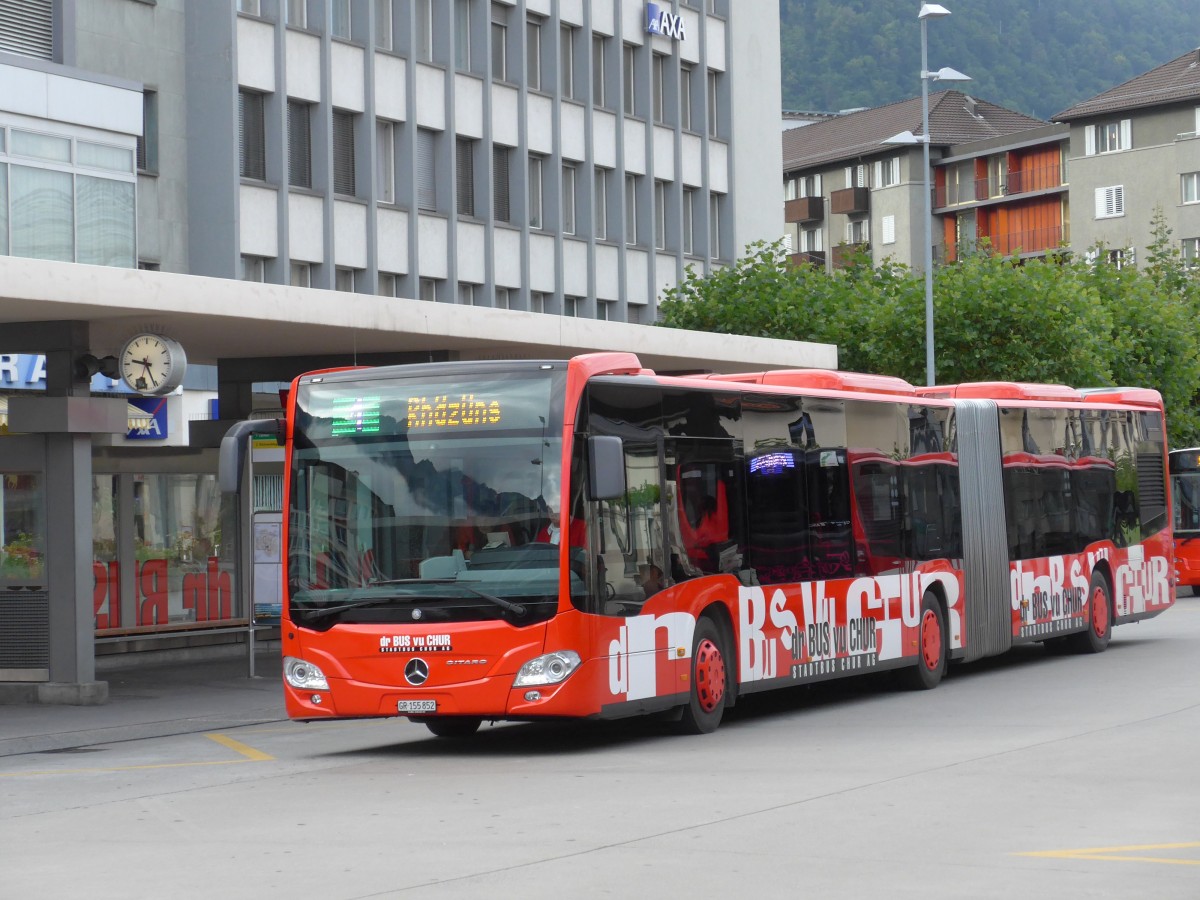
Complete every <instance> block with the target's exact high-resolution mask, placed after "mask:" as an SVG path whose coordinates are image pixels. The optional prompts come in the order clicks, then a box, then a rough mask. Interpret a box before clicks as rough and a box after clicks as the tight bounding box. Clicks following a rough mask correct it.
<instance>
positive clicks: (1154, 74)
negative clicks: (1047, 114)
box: [1054, 50, 1200, 265]
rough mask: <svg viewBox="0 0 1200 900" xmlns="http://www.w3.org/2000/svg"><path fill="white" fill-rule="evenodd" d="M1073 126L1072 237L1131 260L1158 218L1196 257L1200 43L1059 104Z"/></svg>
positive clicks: (1199, 244) (1199, 241) (1078, 246)
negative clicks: (1197, 47)
mask: <svg viewBox="0 0 1200 900" xmlns="http://www.w3.org/2000/svg"><path fill="white" fill-rule="evenodd" d="M1054 118H1055V120H1056V121H1059V122H1066V123H1068V124H1069V125H1070V128H1071V159H1070V165H1071V206H1072V207H1073V208H1074V209H1075V211H1076V212H1075V217H1074V222H1073V223H1072V231H1073V234H1072V241H1071V244H1072V246H1073V247H1074V249H1075V250H1076V251H1077V252H1081V253H1082V252H1090V251H1093V250H1094V249H1095V248H1096V247H1097V246H1102V247H1103V251H1104V252H1105V253H1106V254H1107V255H1108V256H1109V258H1110V259H1112V260H1113V261H1114V262H1117V263H1119V264H1135V265H1136V264H1137V263H1138V262H1139V257H1144V254H1145V252H1146V248H1147V247H1148V246H1149V245H1150V242H1151V240H1152V239H1153V234H1152V231H1151V220H1152V219H1153V217H1154V215H1155V212H1156V210H1161V211H1162V214H1163V221H1164V223H1165V224H1166V225H1167V227H1169V228H1170V229H1171V230H1172V232H1173V237H1172V239H1173V240H1175V241H1178V244H1177V245H1176V246H1177V247H1178V249H1180V251H1181V252H1182V253H1183V256H1184V257H1185V258H1186V259H1187V260H1189V261H1192V262H1193V263H1195V262H1196V261H1197V260H1200V50H1191V51H1189V52H1187V53H1185V54H1183V55H1182V56H1179V57H1177V58H1176V59H1173V60H1171V61H1170V62H1168V63H1165V64H1163V65H1161V66H1159V67H1158V68H1156V69H1151V70H1150V71H1149V72H1146V73H1145V74H1142V75H1139V76H1137V77H1136V78H1132V79H1130V80H1129V81H1127V82H1125V83H1124V84H1119V85H1117V86H1116V87H1114V88H1111V89H1109V90H1107V91H1104V92H1103V93H1101V94H1097V95H1096V96H1095V97H1091V98H1089V99H1087V100H1084V101H1083V102H1081V103H1077V104H1075V105H1074V106H1072V107H1069V108H1068V109H1065V110H1063V111H1062V112H1060V113H1059V114H1058V115H1056V116H1055V117H1054Z"/></svg>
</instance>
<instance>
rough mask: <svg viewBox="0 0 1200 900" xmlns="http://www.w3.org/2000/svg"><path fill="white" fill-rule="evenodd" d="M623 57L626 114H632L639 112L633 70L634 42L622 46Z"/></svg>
mask: <svg viewBox="0 0 1200 900" xmlns="http://www.w3.org/2000/svg"><path fill="white" fill-rule="evenodd" d="M621 59H622V61H623V66H622V72H623V73H624V81H625V83H624V91H625V93H624V98H625V106H624V109H625V115H627V116H632V115H636V113H637V103H636V100H637V92H636V91H635V90H634V84H633V72H634V46H633V44H625V45H623V46H622V48H621Z"/></svg>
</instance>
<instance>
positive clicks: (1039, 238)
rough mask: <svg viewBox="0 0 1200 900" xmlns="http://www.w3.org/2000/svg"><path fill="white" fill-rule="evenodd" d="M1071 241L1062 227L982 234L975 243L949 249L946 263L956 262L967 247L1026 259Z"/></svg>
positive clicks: (947, 249)
mask: <svg viewBox="0 0 1200 900" xmlns="http://www.w3.org/2000/svg"><path fill="white" fill-rule="evenodd" d="M1069 239H1070V238H1069V236H1067V235H1064V233H1063V228H1062V226H1061V225H1053V226H1049V227H1046V228H1027V229H1025V230H1024V231H1010V232H1008V233H1007V234H990V235H986V234H981V235H979V236H978V237H977V238H976V239H975V240H974V241H968V242H964V243H963V244H960V245H959V246H958V247H953V246H952V247H947V248H946V262H954V261H955V260H957V259H958V257H959V256H960V255H961V254H962V252H963V251H964V250H965V249H966V248H967V247H972V245H973V249H974V250H975V251H977V252H981V253H992V254H995V255H997V256H1021V257H1026V256H1037V255H1039V254H1043V253H1047V252H1049V251H1051V250H1058V249H1060V248H1062V247H1063V246H1064V245H1065V244H1066V243H1067V242H1068V241H1069Z"/></svg>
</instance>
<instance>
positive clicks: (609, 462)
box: [587, 434, 625, 500]
mask: <svg viewBox="0 0 1200 900" xmlns="http://www.w3.org/2000/svg"><path fill="white" fill-rule="evenodd" d="M587 447H588V499H590V500H615V499H617V498H618V497H624V496H625V447H624V446H623V445H622V443H621V439H620V438H619V437H615V436H613V435H608V434H595V435H592V436H591V437H589V438H588V442H587Z"/></svg>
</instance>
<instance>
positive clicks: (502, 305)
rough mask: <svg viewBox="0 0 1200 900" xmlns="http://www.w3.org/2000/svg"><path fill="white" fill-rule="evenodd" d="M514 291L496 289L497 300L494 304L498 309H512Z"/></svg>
mask: <svg viewBox="0 0 1200 900" xmlns="http://www.w3.org/2000/svg"><path fill="white" fill-rule="evenodd" d="M511 303H512V289H511V288H506V287H498V288H496V299H495V302H494V303H493V304H492V306H494V307H495V308H496V309H511V308H512V307H511V305H510V304H511Z"/></svg>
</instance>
